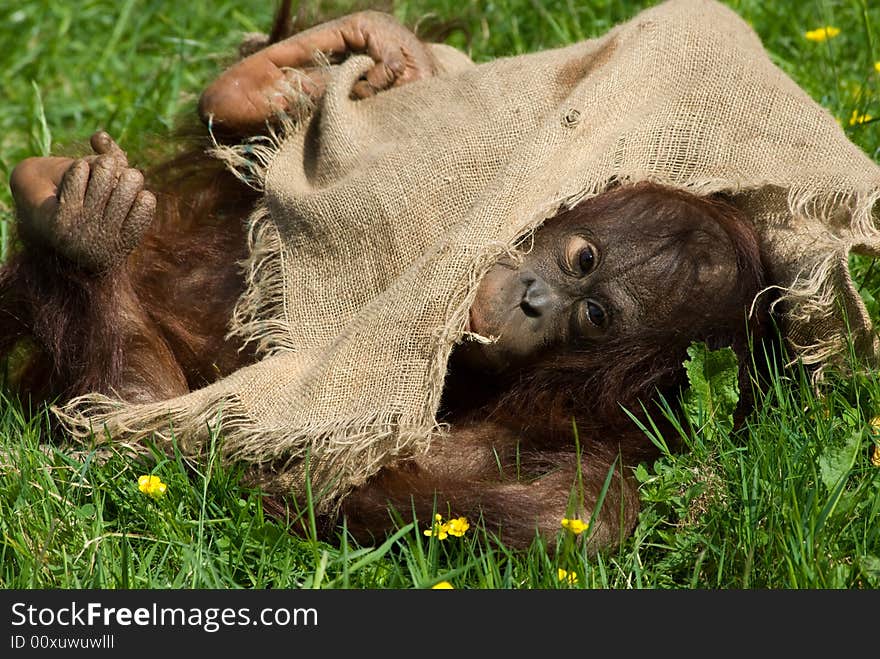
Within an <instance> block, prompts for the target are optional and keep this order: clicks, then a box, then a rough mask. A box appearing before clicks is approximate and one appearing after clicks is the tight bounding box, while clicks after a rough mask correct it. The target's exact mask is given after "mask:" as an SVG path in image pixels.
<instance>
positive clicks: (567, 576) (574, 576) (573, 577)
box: [556, 568, 578, 584]
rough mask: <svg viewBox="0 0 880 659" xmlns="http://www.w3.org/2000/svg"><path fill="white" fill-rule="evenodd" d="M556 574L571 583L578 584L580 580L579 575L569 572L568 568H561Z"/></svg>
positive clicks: (560, 578) (561, 579)
mask: <svg viewBox="0 0 880 659" xmlns="http://www.w3.org/2000/svg"><path fill="white" fill-rule="evenodd" d="M556 574H557V576H558V577H559V580H560V581H565V582H567V583H569V584H576V583H577V582H578V575H577V574H575V573H574V572H568V571H567V570H563V569H562V568H559V570H558V571H557V573H556Z"/></svg>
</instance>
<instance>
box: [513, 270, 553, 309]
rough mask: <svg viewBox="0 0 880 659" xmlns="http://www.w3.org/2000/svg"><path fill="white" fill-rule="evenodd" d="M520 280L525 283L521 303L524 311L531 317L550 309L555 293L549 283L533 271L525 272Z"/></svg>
mask: <svg viewBox="0 0 880 659" xmlns="http://www.w3.org/2000/svg"><path fill="white" fill-rule="evenodd" d="M520 281H522V283H523V284H524V285H525V290H524V291H523V297H522V300H521V301H520V303H519V306H520V308H521V309H522V310H523V313H524V314H525V315H526V316H529V317H530V318H537V317H539V316H542V315H544V314H546V313H547V312H548V311H550V308H551V306H552V304H553V295H552V294H551V291H550V287H549V286H548V285H547V283H546V282H545V281H544V280H543V279H541V278H540V277H538V275H536V274H535V273H533V272H524V273H523V274H522V276H521V278H520Z"/></svg>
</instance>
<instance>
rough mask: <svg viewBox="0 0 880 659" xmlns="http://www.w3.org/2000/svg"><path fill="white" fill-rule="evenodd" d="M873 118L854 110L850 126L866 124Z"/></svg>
mask: <svg viewBox="0 0 880 659" xmlns="http://www.w3.org/2000/svg"><path fill="white" fill-rule="evenodd" d="M873 118H874V117H872V116H871V115H870V114H859V111H858V110H853V113H852V116H851V117H850V118H849V125H850V126H857V125H859V124H866V123H868V122H869V121H871V119H873Z"/></svg>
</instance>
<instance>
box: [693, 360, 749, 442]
mask: <svg viewBox="0 0 880 659" xmlns="http://www.w3.org/2000/svg"><path fill="white" fill-rule="evenodd" d="M687 353H688V356H689V357H690V359H688V360H685V362H684V367H685V370H686V371H687V376H688V382H689V384H690V386H689V388H688V389H687V390H686V391H685V392H684V396H683V399H682V409H683V410H684V413H685V415H686V416H687V418H688V420H689V421H690V422H691V425H692V426H693V427H694V428H697V429H699V430H700V431H702V432H703V434H704V436H706V437H707V439H717V438H719V437H723V436H725V435H727V434H728V433H730V432H731V431H732V430H733V413H734V411H735V410H736V406H737V403H739V377H738V376H739V367H738V365H737V359H736V353H734V352H733V350H732V349H731V348H729V347H725V348H721V349H719V350H709V348H708V347H707V346H706V344H705V343H693V344H691V346H690V347H689V348H688V351H687Z"/></svg>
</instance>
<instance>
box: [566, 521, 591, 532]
mask: <svg viewBox="0 0 880 659" xmlns="http://www.w3.org/2000/svg"><path fill="white" fill-rule="evenodd" d="M562 528H564V529H568V530H569V531H571V532H572V533H574V534H575V535H580V534H581V533H583V532H584V531H586V530H587V529H588V528H590V525H589V524H587V523H586V522H584V521H582V520H580V519H576V518H575V519H568V518H567V517H563V518H562Z"/></svg>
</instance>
